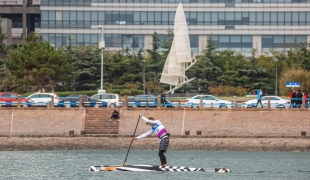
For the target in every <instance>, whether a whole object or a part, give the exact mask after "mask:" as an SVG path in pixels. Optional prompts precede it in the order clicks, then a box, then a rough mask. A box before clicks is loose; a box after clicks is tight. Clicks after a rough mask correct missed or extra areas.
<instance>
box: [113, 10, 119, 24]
mask: <svg viewBox="0 0 310 180" xmlns="http://www.w3.org/2000/svg"><path fill="white" fill-rule="evenodd" d="M119 21H120V19H119V12H118V11H117V12H113V13H112V22H111V24H119V23H120V22H119Z"/></svg>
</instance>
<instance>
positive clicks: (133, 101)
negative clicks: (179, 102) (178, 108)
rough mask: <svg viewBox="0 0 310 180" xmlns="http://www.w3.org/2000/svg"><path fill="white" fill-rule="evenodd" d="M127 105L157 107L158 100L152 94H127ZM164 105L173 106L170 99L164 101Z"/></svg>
mask: <svg viewBox="0 0 310 180" xmlns="http://www.w3.org/2000/svg"><path fill="white" fill-rule="evenodd" d="M127 100H128V107H157V106H158V101H157V96H154V95H146V94H142V95H136V96H128V98H127ZM165 106H166V107H174V105H173V103H172V102H170V101H166V104H165Z"/></svg>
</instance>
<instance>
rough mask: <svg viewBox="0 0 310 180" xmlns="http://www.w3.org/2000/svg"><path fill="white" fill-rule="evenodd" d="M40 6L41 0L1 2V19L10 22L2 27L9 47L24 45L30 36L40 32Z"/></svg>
mask: <svg viewBox="0 0 310 180" xmlns="http://www.w3.org/2000/svg"><path fill="white" fill-rule="evenodd" d="M40 4H41V1H40V0H0V18H1V19H3V21H7V20H6V19H8V20H9V22H10V24H5V23H4V24H3V25H2V28H3V29H4V32H6V34H7V35H8V39H7V42H8V45H10V44H12V43H24V42H25V38H26V37H27V35H28V34H30V33H31V32H35V31H36V30H39V29H38V28H39V27H40V26H39V24H40ZM35 29H36V30H35Z"/></svg>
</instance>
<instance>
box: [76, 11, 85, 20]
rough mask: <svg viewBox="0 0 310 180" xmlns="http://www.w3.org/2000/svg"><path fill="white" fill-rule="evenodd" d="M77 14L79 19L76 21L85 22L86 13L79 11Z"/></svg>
mask: <svg viewBox="0 0 310 180" xmlns="http://www.w3.org/2000/svg"><path fill="white" fill-rule="evenodd" d="M76 14H77V18H76V19H77V20H78V21H83V20H84V12H83V11H77V12H76Z"/></svg>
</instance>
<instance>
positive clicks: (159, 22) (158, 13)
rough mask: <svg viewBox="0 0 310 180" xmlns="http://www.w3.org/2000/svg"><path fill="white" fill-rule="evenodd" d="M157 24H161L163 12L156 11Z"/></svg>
mask: <svg viewBox="0 0 310 180" xmlns="http://www.w3.org/2000/svg"><path fill="white" fill-rule="evenodd" d="M155 24H156V25H161V12H155Z"/></svg>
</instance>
